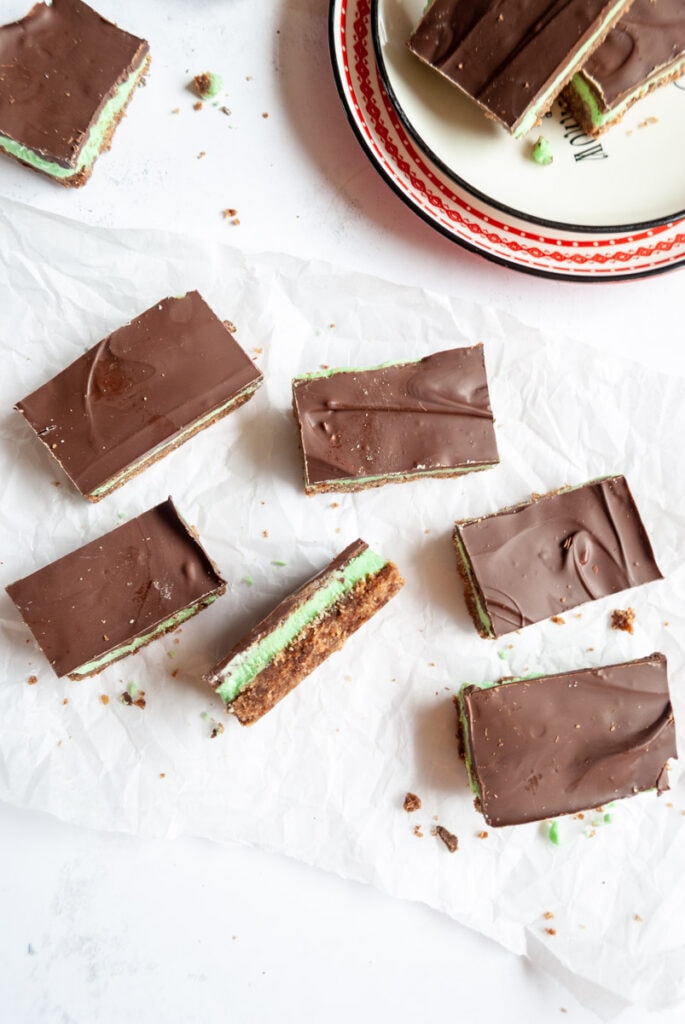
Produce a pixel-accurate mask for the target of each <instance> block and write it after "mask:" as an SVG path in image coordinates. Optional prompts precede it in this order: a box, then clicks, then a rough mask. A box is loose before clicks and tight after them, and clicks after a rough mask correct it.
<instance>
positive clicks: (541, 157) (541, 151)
mask: <svg viewBox="0 0 685 1024" xmlns="http://www.w3.org/2000/svg"><path fill="white" fill-rule="evenodd" d="M533 160H534V161H535V163H536V164H539V165H540V166H541V167H549V165H550V164H551V163H552V161H553V160H554V155H553V153H552V147H551V146H550V144H549V142H548V140H547V139H546V138H545V137H544V135H541V136H540V138H539V139H538V141H537V142H536V143H535V145H534V146H533Z"/></svg>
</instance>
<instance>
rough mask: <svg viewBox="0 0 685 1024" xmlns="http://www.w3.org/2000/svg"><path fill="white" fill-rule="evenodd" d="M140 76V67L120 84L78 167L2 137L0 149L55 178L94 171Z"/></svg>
mask: <svg viewBox="0 0 685 1024" xmlns="http://www.w3.org/2000/svg"><path fill="white" fill-rule="evenodd" d="M140 73H141V65H138V67H137V68H135V70H134V71H132V72H131V74H130V75H129V76H128V78H127V79H126V80H125V81H124V82H122V83H121V85H120V86H119V87H118V89H117V90H116V92H115V93H114V95H113V96H112V97H111V98H110V99H109V100H108V101H107V102H106V103H105V105H104V107H103V108H102V110H101V112H100V116H99V117H98V119H97V121H96V123H95V124H94V125H92V126H91V128H90V131H89V132H88V138H87V140H86V143H85V145H84V146H83V148H82V150H81V152H80V153H79V154H78V163H77V166H75V167H63V166H62V165H61V164H58V163H57V162H56V161H54V160H49V159H47V158H46V157H44V156H41V155H40V154H39V153H37V152H36V151H35V150H34V149H29V147H28V146H22V145H21V143H20V142H15V141H14V139H8V138H7V137H5V136H3V135H0V149H4V150H5V152H6V153H9V154H10V155H11V156H14V157H16V158H17V159H18V160H22V161H23V162H24V163H25V164H29V165H30V166H31V167H35V169H36V170H38V171H43V172H45V173H46V174H50V175H51V176H52V177H53V178H59V179H63V178H71V177H73V176H74V175H76V174H78V173H80V172H81V171H83V170H85V169H87V168H89V167H91V166H92V165H93V163H94V162H95V159H96V157H97V155H98V153H99V152H100V150H101V148H102V145H103V143H104V141H105V138H106V136H107V132H108V131H109V129H110V127H111V123H112V121H113V120H114V119H115V118H116V117H117V115H118V114H119V113H120V112H121V111H122V110H123V108H124V107H125V106H126V104H127V103H128V100H129V97H130V95H131V93H132V92H133V90H134V88H135V87H136V84H137V82H138V77H139V75H140Z"/></svg>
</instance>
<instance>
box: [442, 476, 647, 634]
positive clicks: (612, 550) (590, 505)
mask: <svg viewBox="0 0 685 1024" xmlns="http://www.w3.org/2000/svg"><path fill="white" fill-rule="evenodd" d="M453 536H454V544H455V547H456V550H457V565H458V568H459V572H460V574H461V576H462V579H463V581H464V592H465V596H466V603H467V606H468V609H469V612H470V614H471V617H472V619H473V622H474V624H475V626H476V629H477V630H478V631H479V633H480V635H481V636H483V637H494V636H501V635H502V634H503V633H509V632H510V631H511V630H514V629H520V628H521V627H522V626H528V625H530V624H531V623H533V622H539V621H540V620H541V619H546V618H549V617H552V616H558V615H563V613H564V612H566V611H568V610H569V609H571V608H575V607H576V606H577V605H579V604H583V603H584V602H585V601H592V600H595V599H596V598H599V597H605V596H606V595H608V594H616V593H618V592H619V591H621V590H627V589H628V588H629V587H636V586H638V585H640V584H642V583H649V582H650V581H652V580H657V579H661V572H660V571H659V568H658V566H657V564H656V561H655V559H654V554H653V552H652V546H651V544H650V541H649V537H648V536H647V532H646V530H645V527H644V525H643V523H642V520H641V519H640V514H639V512H638V510H637V506H636V505H635V501H634V499H633V496H632V494H631V493H630V490H629V488H628V484H627V482H626V480H625V477H623V476H612V477H605V478H603V479H600V480H594V481H592V482H590V483H587V484H583V485H581V486H579V487H569V488H566V489H564V490H558V491H552V492H551V493H549V494H545V495H542V496H536V497H534V498H533V499H532V500H531V501H528V502H523V503H522V504H520V505H514V506H512V507H511V508H505V509H502V510H501V511H500V512H496V513H495V514H494V515H488V516H481V517H479V518H476V519H465V520H462V521H461V522H458V523H456V524H455V528H454V535H453Z"/></svg>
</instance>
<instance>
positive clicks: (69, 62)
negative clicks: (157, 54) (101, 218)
mask: <svg viewBox="0 0 685 1024" xmlns="http://www.w3.org/2000/svg"><path fill="white" fill-rule="evenodd" d="M149 64H150V57H149V52H148V44H147V43H146V41H145V40H144V39H138V38H137V37H136V36H133V35H130V33H128V32H124V31H123V30H122V29H120V28H118V27H117V26H116V25H114V24H112V23H111V22H109V21H106V20H105V18H102V17H100V15H99V14H97V13H96V12H95V11H93V10H92V9H91V8H90V7H88V6H87V5H86V4H84V3H81V0H53V2H52V4H50V5H48V4H46V3H36V4H34V6H33V7H32V8H31V10H30V11H29V12H28V14H27V15H26V17H24V18H21V19H20V20H19V21H15V22H13V23H12V24H9V25H3V26H0V150H4V152H5V153H7V154H8V155H9V156H11V157H14V158H15V159H16V160H19V161H21V163H24V164H27V165H28V166H29V167H33V168H34V169H35V170H37V171H41V172H43V173H44V174H47V175H48V176H49V177H51V178H52V179H53V180H55V181H57V182H59V183H60V184H62V185H68V186H79V185H83V184H84V183H85V182H86V181H87V180H88V178H89V177H90V174H91V171H92V169H93V164H94V163H95V160H96V159H97V157H98V156H99V154H100V153H102V152H103V151H104V150H107V149H109V147H110V145H111V141H112V135H113V134H114V130H115V129H116V126H117V124H118V123H119V121H120V120H121V118H122V117H123V116H124V113H125V110H126V107H127V105H128V103H129V101H130V99H131V96H132V94H133V91H134V90H135V88H136V86H137V85H138V84H139V83H140V82H141V81H142V79H143V78H144V76H145V74H146V72H147V70H148V67H149Z"/></svg>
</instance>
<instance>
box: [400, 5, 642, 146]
mask: <svg viewBox="0 0 685 1024" xmlns="http://www.w3.org/2000/svg"><path fill="white" fill-rule="evenodd" d="M629 3H630V0H553V2H550V0H434V2H433V3H432V4H431V5H430V7H429V8H428V10H427V11H426V13H425V14H424V16H423V18H422V19H421V21H420V22H419V25H418V27H417V28H416V30H415V32H414V34H413V35H412V36H411V38H410V40H409V48H410V50H411V51H412V52H413V53H414V54H416V56H417V57H418V58H419V59H420V60H422V61H423V62H424V63H426V64H428V65H429V66H430V67H432V68H434V69H435V70H436V71H438V72H439V73H440V74H441V75H443V76H444V77H445V78H447V79H448V80H449V81H450V82H452V84H453V85H456V86H457V87H458V88H459V89H460V90H461V91H462V92H464V93H466V95H467V96H470V97H471V98H472V99H474V100H475V101H476V103H478V104H479V105H480V106H481V107H482V108H483V110H484V111H485V113H486V114H487V115H488V116H490V117H493V118H495V119H496V120H497V121H499V122H500V124H502V125H504V127H505V128H506V129H507V130H508V131H509V132H510V133H511V134H512V135H514V136H515V137H517V138H520V137H521V136H523V135H525V134H526V132H528V131H529V130H530V129H531V128H532V127H533V126H534V125H535V124H536V123H537V122H538V121H539V120H540V118H541V117H542V115H543V114H545V113H546V111H547V110H548V109H549V108H550V106H551V105H552V101H553V100H554V98H555V97H556V96H557V95H558V93H559V92H560V91H561V89H562V88H563V86H564V85H566V83H567V82H568V81H569V80H570V79H571V77H572V76H573V74H574V73H575V72H576V71H577V70H578V69H579V68H580V66H581V65H582V64H583V63H584V62H585V61H586V60H587V58H588V56H589V55H590V53H591V52H592V50H593V49H594V48H595V47H596V46H598V45H599V43H600V42H601V41H602V39H603V38H604V36H605V35H606V33H607V32H608V31H609V29H610V28H611V27H612V25H613V24H614V23H615V22H616V20H617V19H618V18H619V17H620V15H621V14H622V13H623V11H624V10H626V9H627V7H628V6H629Z"/></svg>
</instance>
